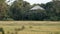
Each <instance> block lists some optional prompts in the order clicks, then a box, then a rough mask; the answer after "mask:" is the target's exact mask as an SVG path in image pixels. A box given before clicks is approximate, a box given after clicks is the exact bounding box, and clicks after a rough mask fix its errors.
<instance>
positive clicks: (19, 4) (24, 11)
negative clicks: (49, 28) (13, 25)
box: [0, 0, 60, 21]
mask: <svg viewBox="0 0 60 34" xmlns="http://www.w3.org/2000/svg"><path fill="white" fill-rule="evenodd" d="M5 1H6V0H0V20H3V21H7V20H9V21H11V20H17V21H18V20H30V21H31V20H34V21H35V20H36V21H60V1H51V2H48V3H46V4H33V5H30V3H29V2H27V1H23V0H16V1H14V2H13V3H12V4H11V5H8V4H7V3H6V2H5ZM8 2H9V1H8ZM36 5H39V6H41V7H42V8H44V10H36V11H35V10H34V11H31V10H30V9H31V8H32V7H34V6H36Z"/></svg>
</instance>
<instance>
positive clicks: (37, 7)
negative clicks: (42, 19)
mask: <svg viewBox="0 0 60 34" xmlns="http://www.w3.org/2000/svg"><path fill="white" fill-rule="evenodd" d="M30 10H45V9H44V8H42V7H41V6H39V5H36V6H34V7H33V8H31V9H30Z"/></svg>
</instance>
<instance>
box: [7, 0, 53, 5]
mask: <svg viewBox="0 0 60 34" xmlns="http://www.w3.org/2000/svg"><path fill="white" fill-rule="evenodd" d="M7 1H8V0H7ZM13 1H15V0H10V2H9V3H8V4H9V5H10V4H11V3H12V2H13ZM24 1H27V2H29V3H30V4H31V5H32V4H41V3H47V2H50V1H52V0H24Z"/></svg>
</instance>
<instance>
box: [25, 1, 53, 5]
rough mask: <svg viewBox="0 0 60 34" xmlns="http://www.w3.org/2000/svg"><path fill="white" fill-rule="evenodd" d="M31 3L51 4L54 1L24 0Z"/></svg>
mask: <svg viewBox="0 0 60 34" xmlns="http://www.w3.org/2000/svg"><path fill="white" fill-rule="evenodd" d="M24 1H27V2H29V3H30V4H41V3H47V2H50V1H52V0H24Z"/></svg>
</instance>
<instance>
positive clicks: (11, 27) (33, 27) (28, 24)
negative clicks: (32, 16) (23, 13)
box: [0, 21, 60, 34]
mask: <svg viewBox="0 0 60 34" xmlns="http://www.w3.org/2000/svg"><path fill="white" fill-rule="evenodd" d="M0 28H3V30H4V34H60V22H57V21H55V22H52V21H0Z"/></svg>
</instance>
